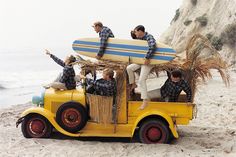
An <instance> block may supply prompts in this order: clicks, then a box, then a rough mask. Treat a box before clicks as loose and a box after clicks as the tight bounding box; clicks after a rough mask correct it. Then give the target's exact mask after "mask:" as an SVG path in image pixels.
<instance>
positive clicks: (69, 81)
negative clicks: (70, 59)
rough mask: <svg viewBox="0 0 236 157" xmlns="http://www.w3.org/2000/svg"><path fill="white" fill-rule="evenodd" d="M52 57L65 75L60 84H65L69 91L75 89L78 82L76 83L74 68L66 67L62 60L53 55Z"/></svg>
mask: <svg viewBox="0 0 236 157" xmlns="http://www.w3.org/2000/svg"><path fill="white" fill-rule="evenodd" d="M50 57H51V58H52V59H53V60H54V61H55V62H56V63H57V64H59V65H60V66H62V67H63V73H62V76H61V78H60V79H59V82H61V83H65V86H66V88H67V89H68V90H71V89H75V88H76V82H75V78H74V77H75V71H74V68H73V66H69V65H66V64H65V63H64V62H63V61H62V60H61V59H59V58H57V57H56V56H54V55H53V54H51V55H50Z"/></svg>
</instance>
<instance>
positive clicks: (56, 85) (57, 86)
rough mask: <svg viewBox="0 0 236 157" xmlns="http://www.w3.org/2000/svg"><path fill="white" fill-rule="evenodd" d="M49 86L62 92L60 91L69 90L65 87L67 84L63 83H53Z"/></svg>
mask: <svg viewBox="0 0 236 157" xmlns="http://www.w3.org/2000/svg"><path fill="white" fill-rule="evenodd" d="M49 86H50V87H52V88H54V89H57V90H60V89H63V90H66V89H67V88H66V86H65V83H61V82H52V83H50V84H49Z"/></svg>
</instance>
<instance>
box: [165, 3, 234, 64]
mask: <svg viewBox="0 0 236 157" xmlns="http://www.w3.org/2000/svg"><path fill="white" fill-rule="evenodd" d="M195 33H200V34H202V35H204V36H206V37H207V38H208V39H209V40H210V41H211V43H212V44H213V46H214V47H215V48H216V49H217V50H218V51H219V52H220V54H221V55H222V56H223V57H227V58H229V59H230V60H231V61H234V60H235V56H236V0H183V4H182V6H181V7H180V8H179V9H178V10H176V15H175V16H174V18H173V20H172V21H171V23H170V27H169V28H168V29H167V30H166V31H165V32H164V33H163V34H162V36H161V41H162V42H164V43H167V44H169V45H171V46H173V47H174V48H175V49H176V50H177V52H178V53H183V52H184V50H185V47H186V44H187V41H188V40H189V39H190V38H191V37H192V36H193V35H194V34H195Z"/></svg>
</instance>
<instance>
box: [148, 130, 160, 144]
mask: <svg viewBox="0 0 236 157" xmlns="http://www.w3.org/2000/svg"><path fill="white" fill-rule="evenodd" d="M161 135H162V134H161V131H160V130H159V129H158V128H155V127H151V128H150V129H148V130H147V138H149V139H150V140H151V141H158V140H159V139H160V138H161Z"/></svg>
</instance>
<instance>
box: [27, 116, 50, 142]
mask: <svg viewBox="0 0 236 157" xmlns="http://www.w3.org/2000/svg"><path fill="white" fill-rule="evenodd" d="M46 131H47V124H46V122H45V121H44V120H42V119H41V118H31V119H30V120H29V121H28V123H27V132H28V134H29V135H30V136H31V137H43V136H44V135H45V133H46Z"/></svg>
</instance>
